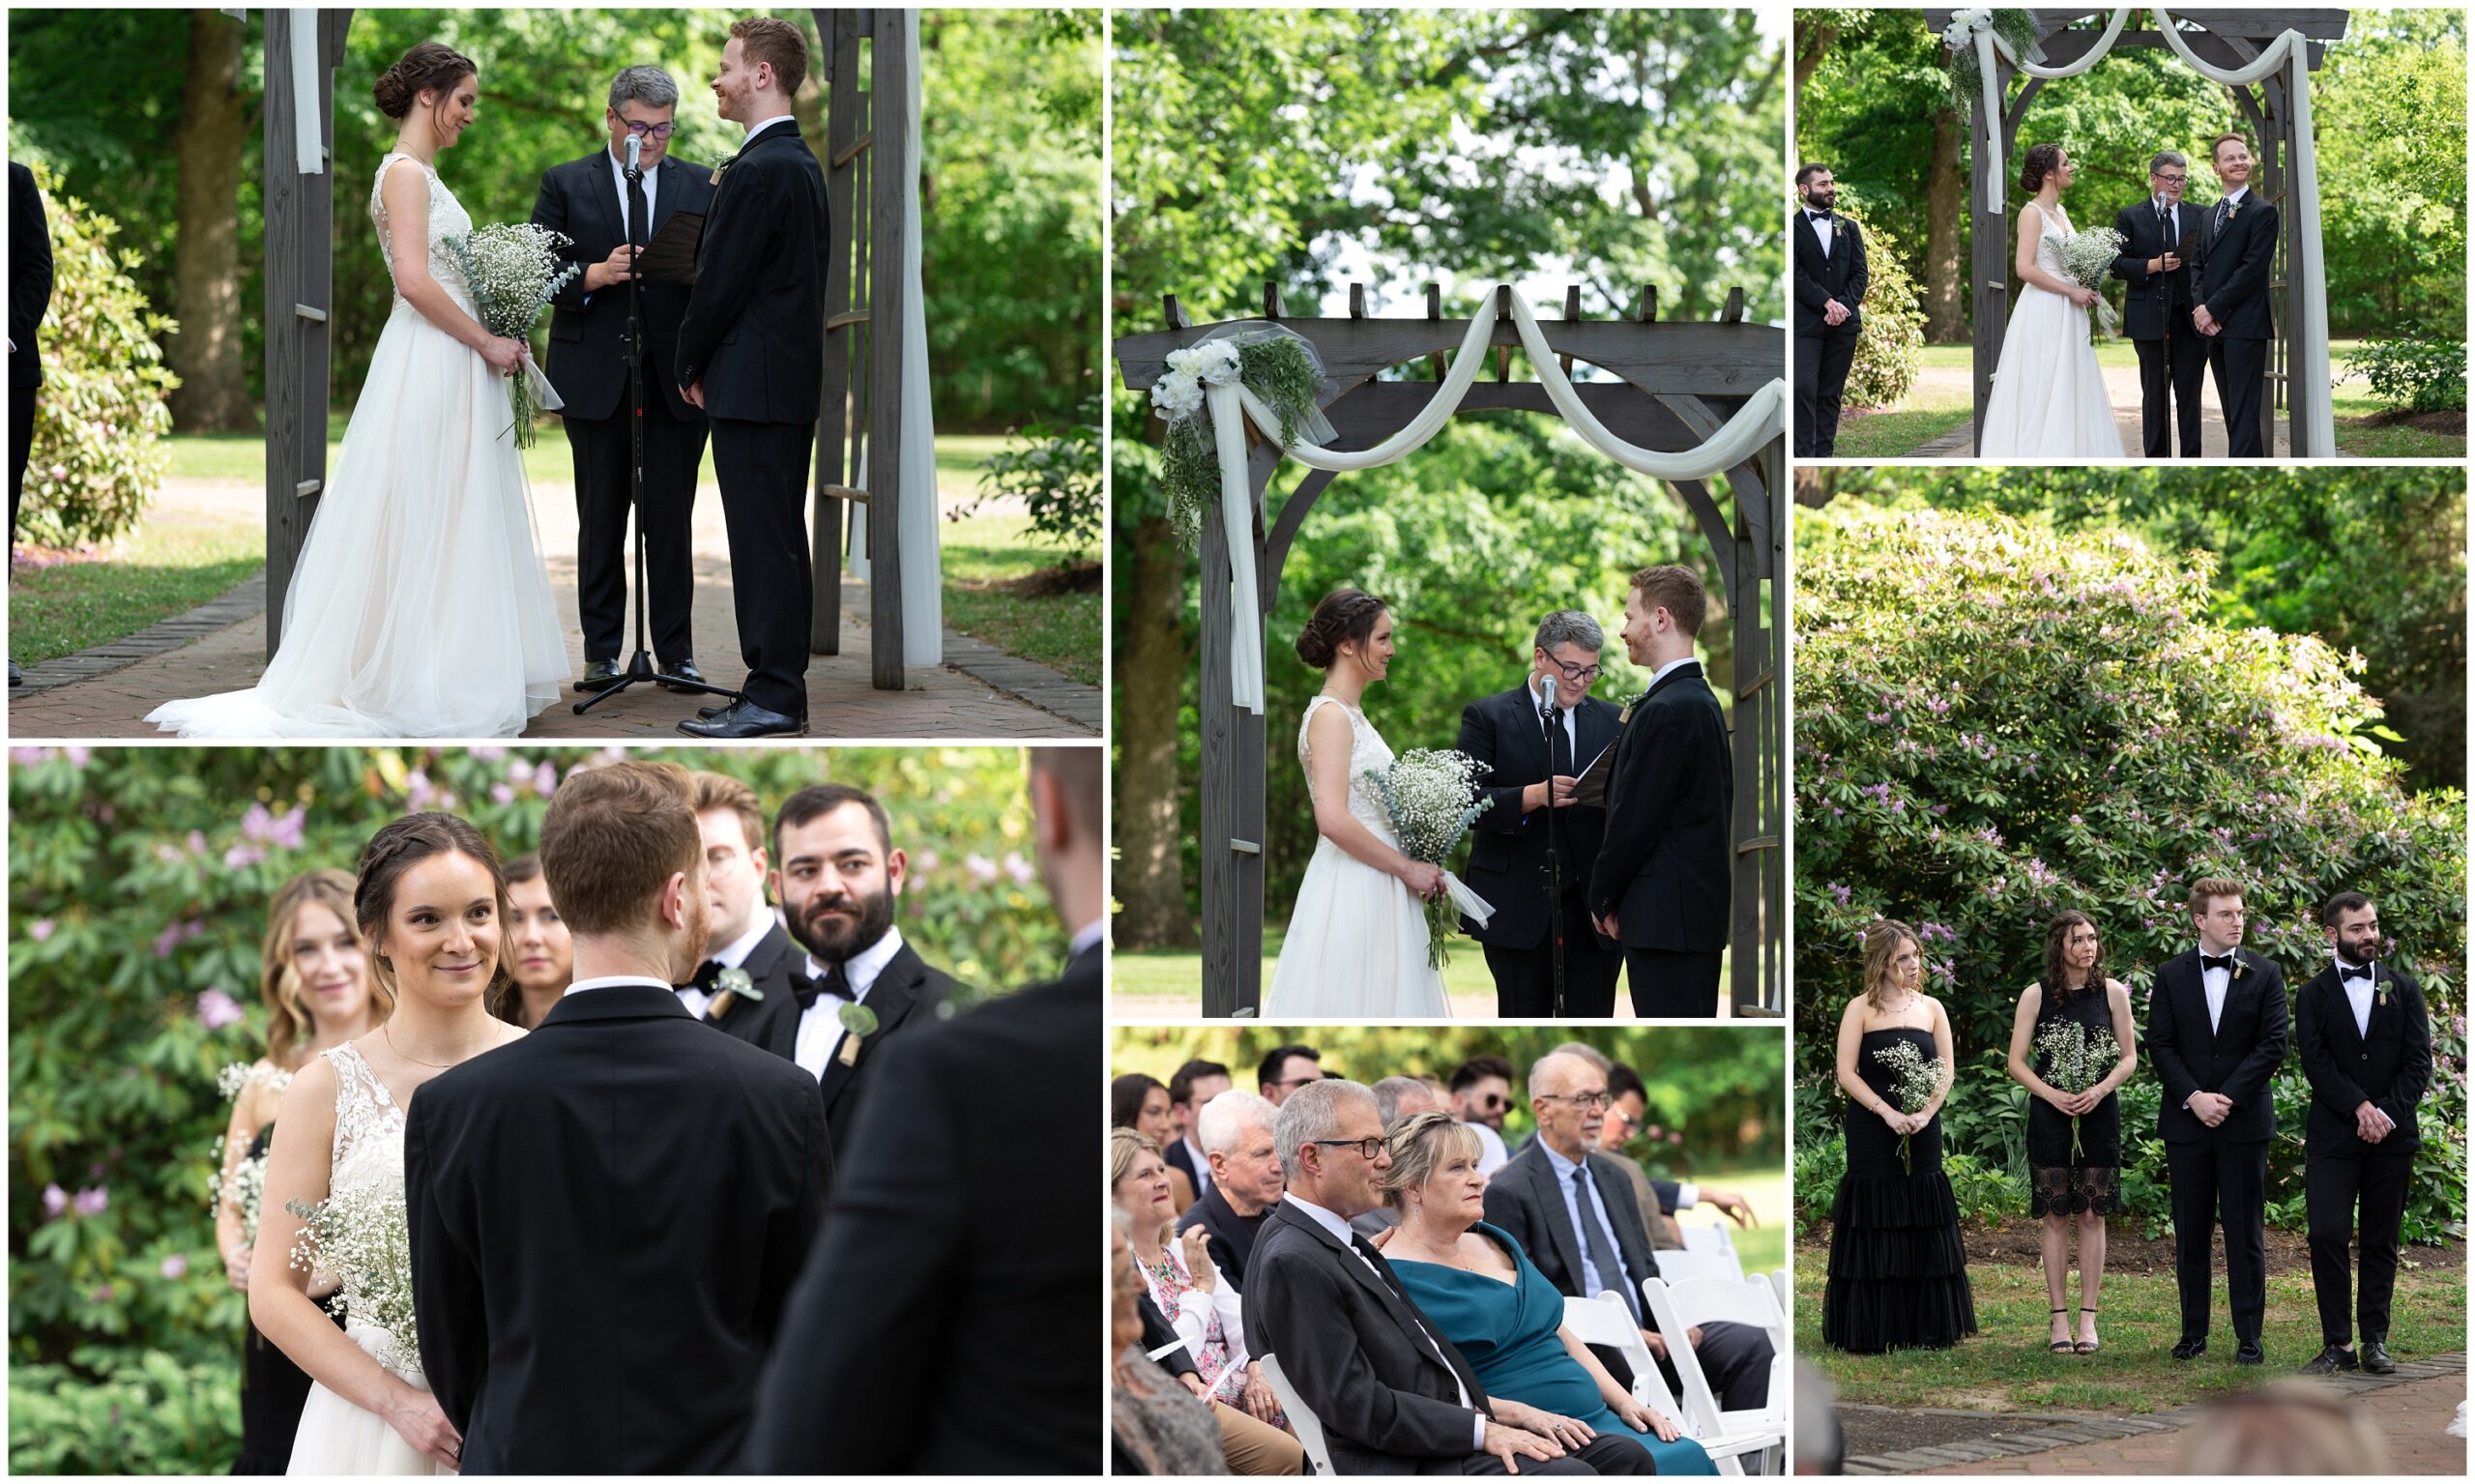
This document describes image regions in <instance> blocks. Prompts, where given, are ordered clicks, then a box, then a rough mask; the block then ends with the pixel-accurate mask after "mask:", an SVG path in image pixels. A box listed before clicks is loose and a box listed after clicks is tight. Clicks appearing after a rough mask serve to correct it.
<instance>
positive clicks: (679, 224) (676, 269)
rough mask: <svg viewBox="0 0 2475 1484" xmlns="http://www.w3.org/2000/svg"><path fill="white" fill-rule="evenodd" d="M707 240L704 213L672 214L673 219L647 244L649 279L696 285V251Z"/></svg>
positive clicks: (664, 224)
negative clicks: (663, 279) (665, 279)
mask: <svg viewBox="0 0 2475 1484" xmlns="http://www.w3.org/2000/svg"><path fill="white" fill-rule="evenodd" d="M704 240H705V214H704V213H703V212H672V213H671V214H670V219H669V220H668V221H665V222H663V223H662V224H661V226H660V228H659V229H658V230H656V231H655V233H654V240H653V241H652V242H649V243H647V244H645V255H644V269H645V276H647V277H649V278H667V279H669V280H670V281H671V282H673V283H693V282H695V281H696V247H697V245H698V244H700V243H702V242H703V241H704Z"/></svg>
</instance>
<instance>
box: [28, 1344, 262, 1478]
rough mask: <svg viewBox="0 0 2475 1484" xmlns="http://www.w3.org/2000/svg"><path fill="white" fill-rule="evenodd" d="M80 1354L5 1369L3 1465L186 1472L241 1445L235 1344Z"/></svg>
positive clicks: (45, 1470)
mask: <svg viewBox="0 0 2475 1484" xmlns="http://www.w3.org/2000/svg"><path fill="white" fill-rule="evenodd" d="M90 1349H91V1350H92V1351H93V1352H94V1353H93V1354H91V1355H90V1356H86V1357H82V1359H83V1361H84V1362H86V1363H90V1364H91V1366H92V1368H93V1369H94V1370H95V1371H96V1372H97V1373H98V1374H96V1375H95V1376H94V1377H92V1378H91V1379H89V1378H88V1377H86V1376H82V1375H80V1374H78V1372H77V1371H74V1370H73V1369H71V1368H70V1367H68V1366H59V1365H13V1366H12V1367H11V1368H10V1372H9V1470H10V1472H12V1473H194V1472H196V1471H197V1467H198V1466H197V1461H198V1460H200V1459H218V1460H229V1459H230V1458H231V1457H232V1456H233V1455H234V1454H235V1453H236V1452H238V1451H239V1449H240V1446H241V1362H240V1350H239V1347H237V1346H235V1347H233V1349H232V1353H231V1354H230V1355H228V1356H226V1357H224V1358H222V1359H219V1360H205V1361H189V1362H183V1361H180V1360H176V1359H174V1358H173V1357H172V1356H170V1355H167V1354H165V1353H163V1352H161V1351H160V1350H149V1351H140V1352H136V1353H115V1352H112V1351H110V1350H108V1349H106V1348H104V1347H101V1346H96V1347H90Z"/></svg>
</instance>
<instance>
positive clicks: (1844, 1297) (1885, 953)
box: [1821, 920, 1976, 1354]
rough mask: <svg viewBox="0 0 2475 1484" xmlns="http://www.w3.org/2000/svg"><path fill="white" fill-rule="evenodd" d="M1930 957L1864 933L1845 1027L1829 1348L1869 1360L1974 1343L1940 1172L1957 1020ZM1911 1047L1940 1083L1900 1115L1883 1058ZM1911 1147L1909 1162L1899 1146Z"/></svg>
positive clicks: (1907, 935)
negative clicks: (1941, 996) (1860, 973)
mask: <svg viewBox="0 0 2475 1484" xmlns="http://www.w3.org/2000/svg"><path fill="white" fill-rule="evenodd" d="M1924 969H1925V957H1924V951H1923V948H1922V946H1920V944H1919V943H1918V941H1917V937H1916V934H1915V933H1914V932H1912V931H1910V930H1909V929H1908V928H1907V926H1906V925H1905V924H1902V923H1898V922H1892V921H1888V920H1884V921H1880V922H1877V923H1875V924H1874V925H1873V927H1872V928H1870V929H1869V930H1867V932H1866V934H1865V992H1864V993H1863V994H1861V995H1859V996H1857V997H1856V998H1855V999H1853V1000H1851V1001H1849V1003H1848V1010H1847V1013H1846V1014H1844V1015H1842V1016H1840V1018H1839V1085H1840V1087H1841V1088H1842V1089H1843V1090H1844V1091H1846V1092H1847V1093H1848V1173H1847V1174H1846V1175H1844V1176H1842V1177H1841V1178H1840V1181H1839V1194H1838V1197H1837V1199H1835V1200H1834V1201H1833V1202H1832V1203H1831V1208H1830V1221H1831V1231H1830V1280H1829V1282H1828V1283H1827V1284H1825V1285H1824V1286H1823V1288H1822V1298H1821V1338H1822V1343H1823V1344H1825V1345H1828V1346H1831V1347H1833V1348H1834V1349H1838V1350H1844V1351H1851V1352H1855V1353H1862V1354H1875V1353H1880V1352H1882V1351H1888V1350H1905V1349H1910V1348H1918V1347H1922V1348H1930V1349H1936V1350H1940V1349H1945V1348H1947V1347H1949V1346H1952V1345H1955V1344H1957V1343H1958V1342H1959V1339H1960V1337H1961V1336H1962V1335H1969V1334H1974V1333H1976V1300H1975V1299H1974V1297H1973V1296H1972V1295H1970V1294H1969V1292H1968V1272H1967V1248H1966V1247H1965V1245H1964V1244H1963V1243H1962V1242H1961V1240H1960V1208H1959V1202H1958V1201H1957V1200H1955V1199H1954V1198H1953V1197H1952V1195H1951V1180H1950V1178H1949V1177H1948V1176H1946V1175H1944V1174H1943V1173H1942V1122H1941V1118H1940V1114H1941V1109H1942V1100H1943V1098H1944V1097H1946V1096H1948V1095H1949V1093H1950V1090H1951V1021H1950V1017H1949V1016H1947V1015H1945V1014H1943V1012H1942V1006H1941V1004H1940V1002H1938V1001H1936V1000H1934V999H1933V998H1931V997H1930V996H1928V995H1926V994H1925V993H1924V991H1923V990H1922V989H1920V988H1919V987H1918V986H1919V984H1920V983H1921V982H1922V980H1923V978H1924ZM1902 1043H1906V1044H1908V1045H1911V1046H1914V1047H1915V1048H1916V1050H1917V1052H1918V1053H1919V1054H1920V1055H1921V1056H1922V1057H1923V1058H1925V1059H1927V1060H1928V1061H1930V1062H1933V1063H1935V1064H1936V1065H1937V1066H1938V1067H1939V1069H1940V1073H1941V1078H1940V1084H1939V1086H1938V1087H1937V1088H1936V1091H1935V1093H1934V1095H1933V1097H1932V1098H1931V1099H1930V1100H1929V1101H1928V1102H1927V1103H1926V1104H1925V1106H1924V1108H1923V1109H1921V1110H1920V1111H1918V1112H1916V1113H1913V1114H1909V1113H1902V1112H1901V1111H1900V1109H1899V1104H1898V1102H1897V1100H1896V1098H1895V1096H1894V1094H1893V1092H1892V1084H1893V1082H1894V1080H1895V1077H1896V1074H1895V1073H1894V1072H1893V1071H1892V1069H1891V1068H1890V1067H1888V1066H1886V1065H1884V1064H1883V1063H1882V1062H1881V1061H1880V1060H1879V1059H1878V1057H1877V1055H1876V1053H1878V1052H1879V1051H1882V1050H1884V1049H1886V1048H1889V1047H1892V1046H1895V1045H1899V1044H1902ZM1903 1135H1905V1136H1907V1158H1906V1159H1905V1160H1904V1161H1903V1159H1902V1157H1901V1150H1900V1142H1901V1137H1902V1136H1903Z"/></svg>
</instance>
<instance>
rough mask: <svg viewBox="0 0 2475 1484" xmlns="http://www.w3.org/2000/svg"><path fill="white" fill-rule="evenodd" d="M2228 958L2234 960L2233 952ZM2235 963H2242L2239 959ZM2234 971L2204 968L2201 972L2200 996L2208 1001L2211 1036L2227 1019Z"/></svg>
mask: <svg viewBox="0 0 2475 1484" xmlns="http://www.w3.org/2000/svg"><path fill="white" fill-rule="evenodd" d="M2200 951H2202V952H2204V953H2205V952H2207V951H2208V950H2207V949H2205V948H2203V949H2201V950H2200ZM2210 956H2211V957H2215V956H2216V955H2214V954H2212V955H2210ZM2226 956H2227V957H2228V958H2234V955H2233V954H2232V953H2231V952H2229V953H2228V954H2227V955H2226ZM2234 961H2235V962H2236V963H2238V964H2239V963H2241V962H2242V960H2241V959H2239V958H2235V959H2234ZM2233 977H2234V974H2233V971H2231V970H2228V969H2205V968H2204V969H2202V970H2201V971H2200V994H2201V996H2202V997H2203V998H2205V999H2206V1000H2207V1001H2208V1033H2209V1034H2211V1035H2215V1034H2216V1033H2217V1023H2218V1022H2219V1021H2221V1020H2223V1019H2225V1018H2226V986H2227V985H2228V983H2230V982H2231V981H2232V980H2233Z"/></svg>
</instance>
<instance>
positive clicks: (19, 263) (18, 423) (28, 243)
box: [9, 160, 51, 685]
mask: <svg viewBox="0 0 2475 1484" xmlns="http://www.w3.org/2000/svg"><path fill="white" fill-rule="evenodd" d="M50 307H51V222H50V219H49V218H46V217H44V210H43V191H42V190H41V189H39V188H38V187H37V186H36V185H35V173H34V172H33V171H32V170H29V169H27V168H26V167H25V166H24V165H21V164H19V163H17V162H16V161H15V160H10V161H9V544H10V546H11V547H12V548H14V547H15V545H16V544H17V504H18V502H19V501H20V500H22V499H23V498H24V497H25V493H26V461H27V459H28V458H29V457H31V456H32V454H33V453H34V448H35V400H36V398H35V391H36V389H37V388H39V387H41V386H42V385H43V353H42V351H41V350H40V348H39V347H38V346H37V344H36V336H37V333H38V332H39V331H41V330H42V328H43V317H44V312H45V311H47V310H48V309H50ZM19 680H20V677H19V676H18V674H17V662H16V661H15V660H14V659H12V660H10V661H9V684H12V685H15V684H18V682H19Z"/></svg>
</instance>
